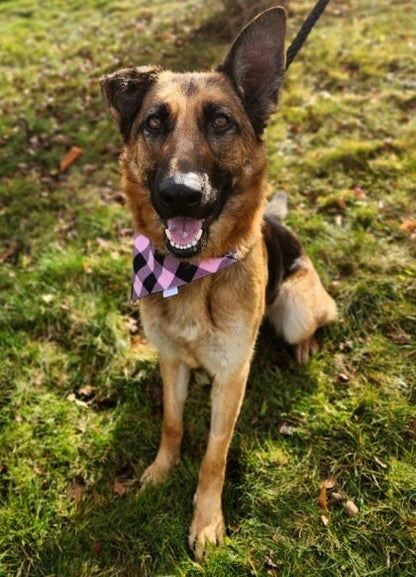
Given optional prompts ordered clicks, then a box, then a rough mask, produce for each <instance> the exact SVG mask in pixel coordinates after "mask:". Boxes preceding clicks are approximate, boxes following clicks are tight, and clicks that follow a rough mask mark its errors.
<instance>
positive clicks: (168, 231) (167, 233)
mask: <svg viewBox="0 0 416 577" xmlns="http://www.w3.org/2000/svg"><path fill="white" fill-rule="evenodd" d="M165 234H166V236H167V237H168V240H170V241H171V240H172V235H171V232H170V230H169V229H168V228H165Z"/></svg>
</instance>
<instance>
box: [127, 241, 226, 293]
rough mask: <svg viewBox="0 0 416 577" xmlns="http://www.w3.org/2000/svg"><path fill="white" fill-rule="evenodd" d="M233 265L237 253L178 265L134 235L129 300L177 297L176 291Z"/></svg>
mask: <svg viewBox="0 0 416 577" xmlns="http://www.w3.org/2000/svg"><path fill="white" fill-rule="evenodd" d="M236 261H237V253H235V252H230V253H228V254H226V255H225V256H223V257H220V258H207V259H205V260H201V261H200V262H199V263H198V264H191V263H188V262H185V261H181V260H179V259H177V258H175V257H174V256H171V255H163V254H160V253H158V252H157V251H156V249H155V247H154V246H153V245H152V243H151V242H150V240H149V239H148V238H147V237H146V236H144V235H142V234H136V235H135V237H134V248H133V287H132V292H131V300H132V302H133V303H134V302H135V301H136V300H137V299H139V298H141V297H144V296H147V295H149V294H153V293H158V292H162V291H163V296H164V297H169V296H173V295H175V294H177V293H178V287H180V286H183V285H185V284H188V283H190V282H192V281H194V280H197V279H199V278H202V277H204V276H207V275H209V274H214V273H216V272H218V271H219V270H221V269H223V268H226V267H228V266H230V265H232V264H234V263H235V262H236Z"/></svg>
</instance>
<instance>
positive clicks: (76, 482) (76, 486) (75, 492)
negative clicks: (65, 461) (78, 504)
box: [66, 479, 86, 501]
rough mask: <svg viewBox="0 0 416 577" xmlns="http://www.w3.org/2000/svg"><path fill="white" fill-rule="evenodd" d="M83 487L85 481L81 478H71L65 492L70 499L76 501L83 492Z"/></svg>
mask: <svg viewBox="0 0 416 577" xmlns="http://www.w3.org/2000/svg"><path fill="white" fill-rule="evenodd" d="M85 489H86V487H85V483H84V482H83V481H82V480H80V479H72V481H71V484H70V485H69V487H68V488H67V490H66V492H67V494H68V496H69V497H70V498H71V499H74V501H78V500H79V499H81V497H82V495H83V494H84V493H85Z"/></svg>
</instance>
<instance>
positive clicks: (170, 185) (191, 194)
mask: <svg viewBox="0 0 416 577" xmlns="http://www.w3.org/2000/svg"><path fill="white" fill-rule="evenodd" d="M159 198H160V200H161V202H162V203H163V204H164V205H165V207H166V208H168V209H170V210H174V211H175V212H176V211H180V210H183V209H185V210H186V209H187V208H188V209H190V208H197V207H198V206H200V205H201V201H202V190H201V189H200V188H198V187H196V186H187V185H186V184H185V183H182V182H178V181H177V180H176V179H175V178H172V177H170V178H166V179H164V180H163V181H162V182H161V183H160V185H159Z"/></svg>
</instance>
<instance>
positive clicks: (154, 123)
mask: <svg viewBox="0 0 416 577" xmlns="http://www.w3.org/2000/svg"><path fill="white" fill-rule="evenodd" d="M145 125H146V128H147V129H148V130H150V132H161V130H162V129H163V122H162V121H161V119H160V118H159V117H158V116H156V114H152V115H151V116H149V118H148V119H147V120H146V123H145Z"/></svg>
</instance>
